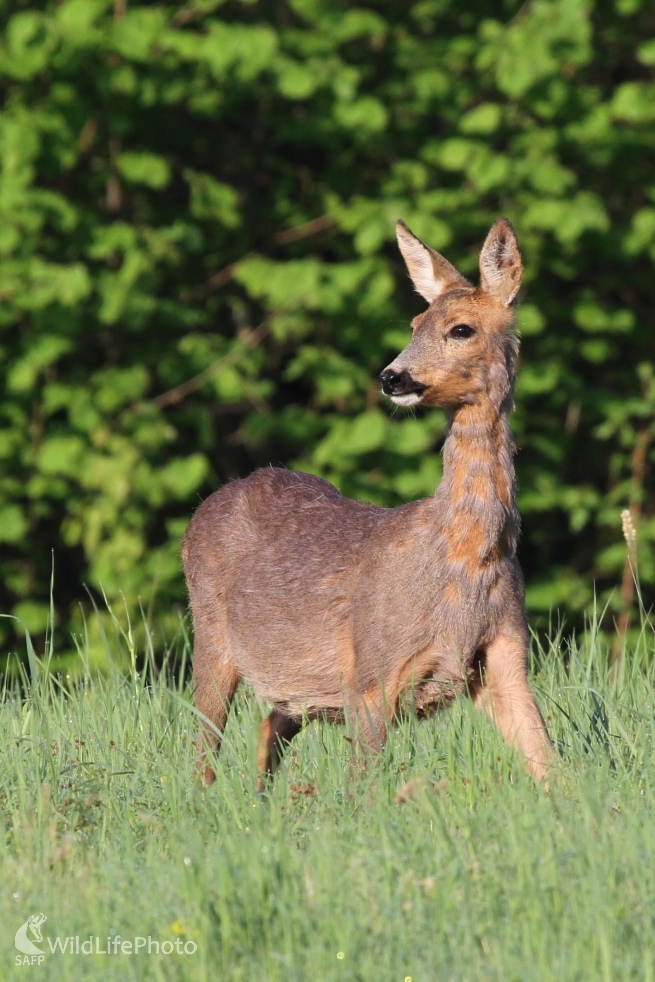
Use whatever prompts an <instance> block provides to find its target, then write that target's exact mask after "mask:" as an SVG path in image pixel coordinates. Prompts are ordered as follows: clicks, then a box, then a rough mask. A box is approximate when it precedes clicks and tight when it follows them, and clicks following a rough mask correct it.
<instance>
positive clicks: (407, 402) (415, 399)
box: [391, 392, 423, 406]
mask: <svg viewBox="0 0 655 982" xmlns="http://www.w3.org/2000/svg"><path fill="white" fill-rule="evenodd" d="M391 401H392V402H395V403H396V405H397V406H418V404H419V402H423V396H421V395H419V394H418V392H408V393H407V395H404V396H391Z"/></svg>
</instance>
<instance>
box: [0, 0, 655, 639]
mask: <svg viewBox="0 0 655 982" xmlns="http://www.w3.org/2000/svg"><path fill="white" fill-rule="evenodd" d="M0 26H1V28H2V38H1V39H0V90H1V93H2V110H1V113H0V168H1V170H0V352H1V355H2V364H3V371H2V377H1V379H0V543H1V559H0V569H1V584H0V610H1V611H2V612H4V613H7V614H13V615H14V616H15V617H18V618H20V619H21V621H22V622H23V623H24V625H25V626H27V628H28V629H29V630H30V631H31V632H32V633H33V635H35V636H37V637H38V636H40V635H43V633H44V632H45V630H46V625H47V621H48V616H49V605H50V589H51V571H52V567H53V563H54V587H53V598H54V605H55V608H56V626H57V631H58V632H59V639H60V643H59V649H60V650H64V651H65V650H67V649H69V650H72V649H73V642H72V641H71V632H73V634H76V635H77V636H80V635H81V634H82V633H83V632H84V630H85V624H84V611H85V610H88V609H89V606H90V602H91V600H90V597H91V598H94V599H95V600H96V602H100V603H101V604H102V603H104V601H103V599H102V596H103V592H104V595H105V596H106V598H107V599H108V600H109V601H110V603H111V605H112V607H113V609H114V610H115V611H117V612H118V615H119V616H122V615H121V611H122V610H123V608H125V610H126V611H127V612H128V613H130V614H131V615H134V614H135V613H137V612H138V608H139V605H141V606H142V607H143V609H144V610H145V612H146V615H147V616H148V617H149V618H150V620H151V621H152V623H153V624H154V627H155V631H156V633H157V636H158V637H159V638H160V639H161V642H162V644H165V638H166V635H167V633H168V632H172V631H174V630H175V625H176V623H177V621H178V618H179V615H180V613H181V612H182V611H183V610H184V605H185V590H184V584H183V579H182V575H181V569H180V562H179V544H180V539H181V536H182V534H183V531H184V528H185V525H186V522H187V520H188V518H189V516H190V514H191V512H192V511H193V509H194V508H195V506H196V504H197V503H198V502H199V501H200V500H201V498H202V497H204V496H206V495H207V494H208V493H209V492H210V491H211V490H212V489H214V488H215V487H216V486H218V485H220V484H221V483H223V482H224V481H227V480H229V479H230V478H234V477H238V476H242V475H244V474H246V473H247V472H248V471H250V470H251V469H252V468H254V467H256V466H259V465H266V464H269V463H274V464H284V465H289V466H293V467H299V468H303V469H305V470H310V471H314V472H316V473H319V474H321V475H323V476H325V477H327V478H329V479H330V480H332V481H334V482H335V483H336V484H337V485H338V486H339V487H340V488H341V489H342V490H343V491H344V492H345V493H346V494H348V495H354V496H357V497H361V498H367V499H370V500H372V501H375V502H379V503H381V504H386V505H392V504H396V503H399V502H401V501H405V500H407V499H410V498H414V497H417V496H424V495H428V494H430V493H431V492H432V491H433V489H434V486H435V484H436V482H437V480H438V478H439V473H440V456H439V446H440V439H441V437H442V434H443V428H444V421H443V418H442V416H441V414H440V413H438V412H431V413H426V414H424V415H419V416H418V417H417V418H413V417H407V416H404V415H402V414H396V415H391V414H390V412H389V407H388V406H385V405H384V404H383V402H382V400H381V398H380V395H379V387H378V383H377V381H376V379H377V374H378V372H379V371H380V369H381V368H382V367H383V366H384V365H385V364H386V363H387V362H388V361H389V360H390V359H391V358H392V356H393V355H394V353H395V352H397V351H398V350H399V349H400V348H401V347H403V346H404V345H405V344H406V342H407V340H408V333H407V325H408V323H409V320H410V319H411V317H412V316H414V315H415V314H416V313H417V312H418V311H419V310H420V309H421V307H422V302H421V301H420V299H419V298H418V297H417V296H416V295H415V294H413V293H412V289H411V285H410V283H409V280H408V279H407V276H406V273H405V270H404V268H403V265H402V262H401V260H400V257H399V255H398V252H397V249H396V246H395V243H394V222H395V220H396V219H397V218H403V219H404V220H405V221H406V222H407V223H408V224H409V225H410V227H411V228H412V229H413V230H414V231H415V232H416V233H417V234H418V235H420V236H421V237H422V238H424V239H425V240H427V241H428V242H429V243H430V244H431V245H432V246H434V247H435V248H437V249H439V250H440V251H443V252H444V253H445V254H446V255H447V257H448V258H449V259H450V260H451V261H452V262H454V263H455V264H456V265H458V266H459V268H460V269H461V270H462V271H463V272H464V273H465V274H467V275H469V274H470V275H471V276H472V277H475V276H476V275H477V274H476V265H477V254H478V251H479V247H480V245H481V243H482V241H483V238H484V236H485V234H486V232H487V230H488V227H489V225H490V224H491V222H492V221H493V220H494V219H495V218H496V217H497V216H498V215H500V214H502V215H506V216H507V217H509V218H510V219H511V221H512V222H513V223H514V225H515V226H516V229H517V231H518V234H519V239H520V242H521V246H522V249H523V253H524V259H525V265H526V275H525V284H524V289H523V294H522V301H523V302H522V307H521V310H520V314H519V326H520V329H521V333H522V336H523V345H522V362H521V369H520V375H519V381H518V386H517V411H516V414H515V417H514V429H515V433H516V436H517V441H518V443H519V446H520V450H521V452H520V455H519V457H518V462H517V463H518V475H519V483H520V500H519V504H520V509H521V511H522V515H523V529H524V531H523V538H522V543H521V548H520V556H521V561H522V564H523V567H524V570H525V573H526V579H527V583H528V604H529V607H530V612H531V616H532V619H533V623H535V624H537V625H539V624H543V623H544V620H547V618H548V616H549V612H550V610H551V609H555V608H557V609H558V610H560V611H562V612H563V613H564V615H565V616H566V618H567V619H568V623H570V624H573V625H574V624H576V623H580V622H581V619H582V617H583V612H584V611H585V610H589V608H590V606H591V603H592V601H593V597H594V590H596V592H597V596H598V597H599V598H600V599H601V600H602V602H603V604H604V603H608V604H609V607H608V613H607V618H606V623H607V625H608V627H611V625H612V619H613V618H616V617H617V616H620V614H621V612H622V611H623V612H624V613H625V611H626V608H628V607H630V605H631V604H633V605H634V602H635V600H634V596H633V595H632V590H631V578H630V576H629V575H626V566H625V563H626V547H625V542H624V540H623V538H622V534H621V522H620V513H621V510H622V509H623V508H626V507H629V508H630V509H631V511H632V514H633V517H634V519H635V522H636V523H637V525H638V541H639V570H640V576H641V582H642V589H643V592H644V600H645V602H646V604H648V602H649V601H648V596H649V591H652V586H653V582H654V581H655V559H654V558H653V551H652V545H653V542H654V541H655V510H654V508H653V500H652V493H651V495H650V496H649V490H650V492H652V484H653V479H652V472H651V463H652V459H653V439H654V437H655V380H654V376H653V355H654V352H655V348H654V337H653V335H654V329H655V324H654V323H653V321H654V317H653V306H654V302H655V284H654V276H653V260H654V259H655V167H654V160H655V8H654V7H653V4H652V3H651V2H649V0H586V2H582V0H532V2H527V3H524V4H521V3H519V2H514V0H480V2H476V3H475V4H463V3H460V2H456V0H424V2H416V3H408V2H406V0H402V2H401V0H371V2H368V3H361V2H358V3H350V2H343V0H276V2H268V0H261V2H236V0H229V2H221V0H189V2H188V3H185V4H182V3H148V2H137V0H63V2H49V3H27V2H20V0H13V2H6V3H5V4H3V5H2V8H1V10H0ZM84 585H86V587H87V590H88V593H87V592H85V589H84ZM98 623H100V622H97V621H94V624H96V626H95V627H94V628H93V629H92V636H91V637H89V638H88V639H87V642H86V643H88V646H89V649H90V650H91V651H93V650H96V649H97V650H98V651H99V650H100V649H101V645H100V642H99V639H98V637H97V636H95V635H94V634H93V631H95V632H96V633H97V631H98V627H97V624H98ZM0 625H1V626H0V631H1V632H2V636H1V637H0V640H1V641H2V649H3V651H4V652H9V651H11V650H16V647H17V645H18V644H19V638H20V634H21V631H20V629H18V628H17V627H16V628H15V625H16V622H15V621H11V620H7V619H5V620H2V621H0ZM20 644H21V645H22V641H21V642H20ZM94 645H95V648H94Z"/></svg>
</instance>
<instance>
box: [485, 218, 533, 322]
mask: <svg viewBox="0 0 655 982" xmlns="http://www.w3.org/2000/svg"><path fill="white" fill-rule="evenodd" d="M522 275H523V263H522V262H521V253H520V252H519V244H518V242H517V240H516V233H515V231H514V229H513V228H512V225H511V223H510V222H508V221H507V219H506V218H499V219H498V221H497V222H494V224H493V225H492V226H491V229H490V230H489V234H488V236H487V238H486V239H485V243H484V245H483V246H482V252H481V253H480V277H481V285H482V289H483V290H486V292H487V293H491V294H492V296H494V297H496V298H497V299H498V300H500V301H501V302H502V303H504V304H505V306H506V307H509V305H510V304H511V303H512V301H513V300H514V298H515V297H516V294H517V293H518V292H519V287H520V286H521V277H522Z"/></svg>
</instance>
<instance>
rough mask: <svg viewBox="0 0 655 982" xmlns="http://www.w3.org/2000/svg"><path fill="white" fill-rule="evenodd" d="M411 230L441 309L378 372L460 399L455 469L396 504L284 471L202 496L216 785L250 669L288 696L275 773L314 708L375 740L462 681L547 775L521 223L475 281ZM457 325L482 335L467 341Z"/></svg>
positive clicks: (203, 627)
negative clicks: (527, 460) (521, 490)
mask: <svg viewBox="0 0 655 982" xmlns="http://www.w3.org/2000/svg"><path fill="white" fill-rule="evenodd" d="M398 240H399V244H400V248H401V251H402V253H403V256H404V257H405V260H406V262H407V266H408V269H409V271H410V275H411V276H412V279H413V280H414V283H415V285H416V287H417V289H418V290H419V292H421V293H422V294H423V296H424V297H425V298H426V299H427V300H428V302H429V306H428V309H427V310H426V311H425V313H423V314H421V315H420V316H419V317H417V318H416V319H415V321H414V323H413V335H412V339H411V341H410V343H409V345H408V346H407V348H406V349H405V350H404V351H403V352H402V353H401V354H400V355H399V356H398V358H396V360H395V361H394V362H393V363H392V364H391V365H390V366H389V367H388V368H387V369H386V370H385V372H383V373H382V376H381V378H382V381H383V387H384V388H385V391H387V393H388V394H390V395H391V397H392V398H393V399H394V400H395V401H397V402H399V403H400V404H405V405H409V404H413V403H418V402H421V403H423V404H425V405H434V406H441V407H444V408H445V409H446V412H447V414H448V421H449V431H448V436H447V439H446V442H445V445H444V473H443V480H442V481H441V484H440V485H439V487H438V488H437V490H436V492H435V494H434V495H433V497H431V498H428V499H426V500H425V501H418V502H413V503H411V504H409V505H403V506H401V507H399V508H392V509H384V508H378V507H374V506H373V505H369V504H364V503H361V502H358V501H351V500H348V499H346V498H343V497H342V496H341V494H340V493H339V492H338V491H337V490H336V489H335V488H334V487H332V485H330V484H328V483H327V482H326V481H323V480H321V479H320V478H317V477H313V476H311V475H308V474H300V473H294V472H292V471H285V470H280V469H276V468H271V469H268V470H260V471H256V472H255V473H254V474H252V475H251V476H250V477H248V478H247V479H245V480H242V481H234V482H233V483H231V484H228V485H227V486H226V487H224V488H222V489H221V490H220V491H217V492H215V493H214V494H213V495H211V497H209V498H208V499H207V500H206V501H205V502H204V503H203V504H202V505H201V506H200V508H199V509H198V511H197V512H196V514H195V515H194V517H193V519H192V521H191V523H190V525H189V528H188V531H187V533H186V536H185V540H184V548H183V556H184V565H185V570H186V576H187V583H188V588H189V595H190V599H191V607H192V610H193V621H194V631H195V652H194V681H195V690H196V702H197V706H198V709H199V710H200V712H201V713H202V714H203V715H204V717H206V720H207V724H206V725H205V726H203V728H202V732H201V735H200V739H199V747H198V749H199V763H198V768H199V772H200V774H201V776H202V777H203V779H204V781H205V782H207V783H209V782H211V781H212V780H213V779H214V772H213V770H212V768H211V766H210V764H209V763H208V760H207V756H206V755H207V753H208V752H209V751H211V750H212V749H213V748H215V747H216V746H217V744H218V742H219V739H220V738H219V734H220V733H222V731H223V729H224V727H225V723H226V719H227V714H228V711H229V707H230V702H231V700H232V698H233V696H234V693H235V691H236V688H237V685H238V684H239V682H240V681H241V680H242V679H244V680H246V681H247V682H249V683H250V685H251V686H252V687H253V688H254V690H255V692H256V694H257V695H258V696H259V697H260V698H261V699H265V700H267V701H269V702H271V703H272V704H273V711H272V712H271V714H270V716H269V717H268V719H267V720H266V721H265V722H264V724H263V725H262V729H261V733H260V743H259V753H258V763H259V768H260V772H261V774H262V775H263V776H265V775H267V774H270V773H272V772H273V770H274V768H275V766H276V764H277V762H278V760H279V756H280V752H281V750H282V746H283V744H284V743H285V742H287V741H289V740H291V739H292V738H293V737H294V736H295V735H296V733H297V732H299V730H300V728H301V726H302V723H303V722H304V721H305V720H311V719H314V718H322V719H328V720H338V721H346V722H349V723H350V724H351V725H352V726H353V727H354V728H355V731H356V734H357V740H358V742H359V745H360V746H362V747H363V748H365V749H371V750H375V749H378V748H379V747H380V746H381V745H382V744H383V742H384V739H385V736H386V728H387V725H388V724H389V723H390V722H392V721H393V719H394V718H395V717H396V716H397V715H398V714H399V713H400V712H401V711H402V708H403V705H404V704H405V703H407V702H409V703H411V704H412V705H413V706H414V708H415V710H416V711H417V712H418V713H419V715H421V716H426V715H430V714H431V713H432V712H434V711H435V710H436V709H437V708H439V707H440V706H443V705H447V704H448V703H449V702H450V701H452V699H453V698H454V697H455V696H456V695H457V694H459V693H468V694H469V695H471V696H472V698H473V699H474V701H475V704H476V705H479V706H480V708H482V709H484V710H485V711H487V712H488V713H489V714H490V715H491V716H492V717H493V718H494V719H495V721H496V723H497V724H498V726H499V728H500V729H501V731H502V733H503V734H504V736H505V738H506V739H507V741H508V742H509V743H510V744H512V745H513V746H515V747H516V748H517V749H519V750H520V751H521V752H522V753H523V754H524V756H525V758H526V764H527V767H528V769H529V770H530V771H531V772H532V774H533V775H534V776H535V777H536V778H538V779H541V778H543V777H544V776H545V775H546V771H547V767H548V764H549V761H550V759H551V754H552V748H551V744H550V741H549V739H548V736H547V734H546V730H545V727H544V724H543V720H542V717H541V714H540V712H539V709H538V708H537V705H536V703H535V700H534V697H533V695H532V693H531V691H530V688H529V685H528V681H527V673H526V662H527V649H528V631H527V623H526V615H525V605H524V591H523V580H522V576H521V570H520V568H519V565H518V562H517V560H516V555H515V551H516V539H517V536H518V529H519V517H518V514H517V511H516V506H515V503H514V466H513V454H514V446H513V443H512V437H511V433H510V430H509V425H508V422H507V416H508V414H509V412H510V410H511V408H512V391H513V382H514V363H515V357H516V350H517V341H516V338H515V336H514V335H513V334H512V323H513V318H514V308H513V301H514V299H515V296H516V293H517V291H518V288H519V286H520V281H521V269H522V267H521V259H520V254H519V251H518V246H517V243H516V238H515V236H514V232H513V229H512V228H511V225H510V224H509V222H506V221H504V220H503V219H501V220H499V221H498V222H496V223H495V225H494V226H493V227H492V229H491V231H490V233H489V235H488V237H487V240H486V242H485V245H484V247H483V250H482V253H481V256H480V270H481V277H482V284H481V286H480V287H478V288H477V289H474V288H473V287H471V286H470V285H469V284H468V283H467V281H466V280H465V279H464V278H463V277H462V276H460V274H459V273H458V272H457V271H456V270H455V269H454V267H453V266H451V265H450V263H448V262H447V261H446V260H445V259H443V257H441V256H439V254H438V253H436V252H434V251H433V250H431V249H429V248H428V247H427V246H425V245H424V244H423V243H422V242H420V240H418V239H416V238H415V237H414V236H413V235H412V233H411V232H410V231H409V229H407V228H406V226H404V225H403V224H402V223H399V225H398ZM457 325H468V327H469V328H470V329H472V330H473V331H474V332H475V333H473V334H472V335H471V336H470V337H467V336H464V337H461V336H460V335H457V337H455V335H453V334H451V333H450V332H451V331H452V329H453V328H454V327H457ZM260 780H261V779H260Z"/></svg>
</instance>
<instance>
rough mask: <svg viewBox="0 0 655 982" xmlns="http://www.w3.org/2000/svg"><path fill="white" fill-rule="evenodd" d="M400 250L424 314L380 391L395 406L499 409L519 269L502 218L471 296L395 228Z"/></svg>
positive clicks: (464, 283)
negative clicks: (486, 404)
mask: <svg viewBox="0 0 655 982" xmlns="http://www.w3.org/2000/svg"><path fill="white" fill-rule="evenodd" d="M396 232H397V236H398V245H399V247H400V251H401V253H402V255H403V258H404V260H405V263H406V265H407V269H408V272H409V275H410V277H411V279H412V282H413V283H414V286H415V287H416V290H417V292H418V293H420V294H421V296H422V297H424V299H425V300H427V301H428V303H429V307H428V309H427V310H426V311H425V312H424V313H422V314H419V315H418V317H415V318H414V320H413V321H412V340H411V341H410V343H409V344H408V346H407V347H406V348H405V350H404V351H402V352H401V354H400V355H398V357H397V358H396V359H395V360H394V361H393V362H392V363H391V364H390V365H389V366H388V367H387V368H385V370H384V371H383V372H382V373H381V375H380V380H381V382H382V391H383V392H384V394H385V395H388V396H390V397H391V399H392V400H393V401H394V402H395V403H397V405H399V406H416V405H419V403H420V404H422V405H426V406H441V407H443V408H445V409H448V410H454V409H456V408H457V407H458V406H463V405H476V404H478V403H479V402H480V401H481V400H486V399H491V400H492V402H497V403H498V405H500V404H501V403H502V401H503V399H504V398H505V397H506V395H507V393H508V391H509V390H510V389H511V385H512V382H513V364H514V356H515V353H516V347H517V343H516V338H515V337H514V335H513V334H512V325H513V322H514V313H515V300H516V295H517V293H518V290H519V287H520V285H521V275H522V272H523V264H522V262H521V255H520V253H519V248H518V243H517V241H516V235H515V233H514V229H513V228H512V226H511V224H510V223H509V222H508V221H507V219H505V218H499V219H498V221H496V222H495V223H494V224H493V225H492V227H491V230H490V231H489V234H488V235H487V238H486V240H485V243H484V245H483V247H482V251H481V253H480V286H479V287H477V288H475V287H472V286H471V284H470V283H469V282H468V280H466V279H465V278H464V277H463V276H462V275H461V273H459V272H458V271H457V270H456V269H455V267H454V266H452V265H451V264H450V263H449V262H448V260H446V259H444V257H443V256H441V255H440V254H439V253H438V252H435V250H434V249H431V248H430V247H429V246H427V245H425V243H423V242H421V240H420V239H417V238H416V236H415V235H413V234H412V232H410V230H409V229H408V228H407V226H406V225H405V224H404V222H398V223H397V225H396Z"/></svg>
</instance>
